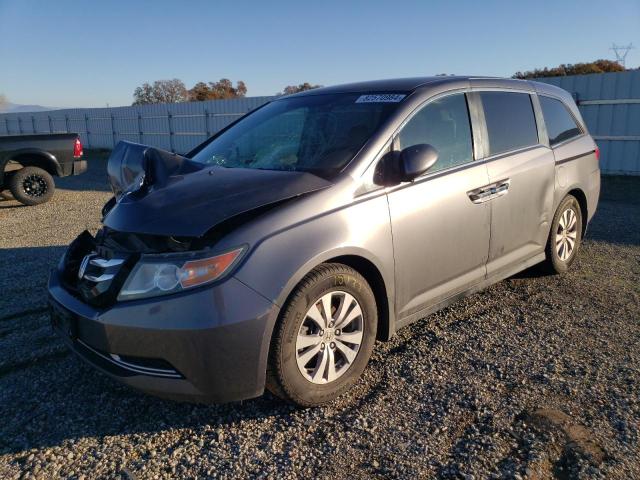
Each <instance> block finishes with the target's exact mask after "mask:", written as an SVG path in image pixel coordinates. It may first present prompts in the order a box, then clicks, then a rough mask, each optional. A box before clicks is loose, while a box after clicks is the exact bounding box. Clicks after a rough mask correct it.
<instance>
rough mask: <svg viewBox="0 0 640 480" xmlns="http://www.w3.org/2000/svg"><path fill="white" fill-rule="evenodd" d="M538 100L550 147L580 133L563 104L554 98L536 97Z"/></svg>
mask: <svg viewBox="0 0 640 480" xmlns="http://www.w3.org/2000/svg"><path fill="white" fill-rule="evenodd" d="M538 98H539V99H540V106H541V107H542V115H543V116H544V123H545V124H546V125H547V134H548V135H549V143H550V144H551V146H553V145H556V144H558V143H560V142H564V141H565V140H569V139H570V138H573V137H577V136H578V135H580V134H581V133H582V130H580V127H578V124H577V123H576V121H575V120H574V119H573V117H572V116H571V114H570V113H569V110H567V107H565V105H564V103H562V102H561V101H560V100H556V99H555V98H549V97H543V96H538Z"/></svg>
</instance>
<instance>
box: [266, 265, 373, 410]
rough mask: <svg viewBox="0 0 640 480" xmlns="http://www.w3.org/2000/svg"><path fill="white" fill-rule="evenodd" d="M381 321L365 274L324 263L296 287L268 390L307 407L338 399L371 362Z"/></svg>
mask: <svg viewBox="0 0 640 480" xmlns="http://www.w3.org/2000/svg"><path fill="white" fill-rule="evenodd" d="M377 324H378V315H377V307H376V301H375V297H374V295H373V292H372V291H371V287H370V286H369V284H368V283H367V282H366V280H365V279H364V278H363V277H362V275H360V274H359V273H358V272H356V271H355V270H354V269H352V268H350V267H348V266H346V265H342V264H338V263H328V264H323V265H319V266H318V267H316V268H315V269H313V270H312V271H311V272H310V273H308V274H307V275H306V276H305V277H304V278H303V279H302V281H301V282H300V283H299V284H298V286H297V287H296V288H295V290H294V291H293V293H292V294H291V296H290V298H289V300H288V301H287V304H286V305H285V307H284V309H283V313H282V314H281V317H280V319H279V321H278V324H277V325H276V328H275V330H274V333H273V339H272V344H271V351H270V354H269V368H268V372H267V388H268V389H269V390H270V391H271V392H272V393H274V394H275V395H277V396H278V397H280V398H283V399H285V400H287V401H290V402H292V403H295V404H297V405H299V406H302V407H313V406H318V405H322V404H325V403H328V402H331V401H333V400H335V399H336V398H338V397H339V396H340V395H342V394H343V393H345V392H346V391H347V390H349V388H351V387H352V386H353V384H354V383H355V382H356V381H357V380H358V378H360V376H361V375H362V372H363V371H364V369H365V367H366V366H367V363H368V362H369V358H370V356H371V352H372V350H373V346H374V343H375V339H376V330H377Z"/></svg>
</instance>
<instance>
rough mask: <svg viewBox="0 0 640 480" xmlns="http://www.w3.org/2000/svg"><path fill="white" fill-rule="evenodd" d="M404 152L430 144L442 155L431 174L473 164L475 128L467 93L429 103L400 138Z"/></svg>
mask: <svg viewBox="0 0 640 480" xmlns="http://www.w3.org/2000/svg"><path fill="white" fill-rule="evenodd" d="M398 143H399V144H400V149H404V148H407V147H411V146H413V145H417V144H420V143H428V144H430V145H432V146H433V147H435V149H436V150H437V151H438V161H437V162H436V163H435V164H434V165H433V167H431V168H430V169H429V172H433V171H436V170H443V169H445V168H450V167H454V166H456V165H461V164H463V163H467V162H470V161H471V160H473V153H472V152H473V146H472V142H471V124H470V123H469V110H468V109H467V100H466V97H465V95H464V94H463V93H458V94H453V95H447V96H446V97H443V98H441V99H439V100H435V101H433V102H430V103H428V104H427V105H426V106H425V107H423V108H422V110H420V111H419V112H418V113H416V114H415V115H414V116H413V117H412V118H411V120H409V121H408V122H407V124H406V125H405V126H404V127H403V128H402V130H401V131H400V133H399V134H398Z"/></svg>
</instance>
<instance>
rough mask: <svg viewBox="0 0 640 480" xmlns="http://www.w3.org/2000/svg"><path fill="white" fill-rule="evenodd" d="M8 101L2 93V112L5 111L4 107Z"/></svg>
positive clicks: (0, 108) (0, 98)
mask: <svg viewBox="0 0 640 480" xmlns="http://www.w3.org/2000/svg"><path fill="white" fill-rule="evenodd" d="M7 103H9V102H8V100H7V97H5V96H4V94H2V93H0V111H2V110H4V107H5V106H6V105H7Z"/></svg>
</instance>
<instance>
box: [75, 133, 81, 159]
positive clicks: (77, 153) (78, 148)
mask: <svg viewBox="0 0 640 480" xmlns="http://www.w3.org/2000/svg"><path fill="white" fill-rule="evenodd" d="M81 156H82V142H81V141H80V139H79V138H76V141H75V143H74V144H73V158H80V157H81Z"/></svg>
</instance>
